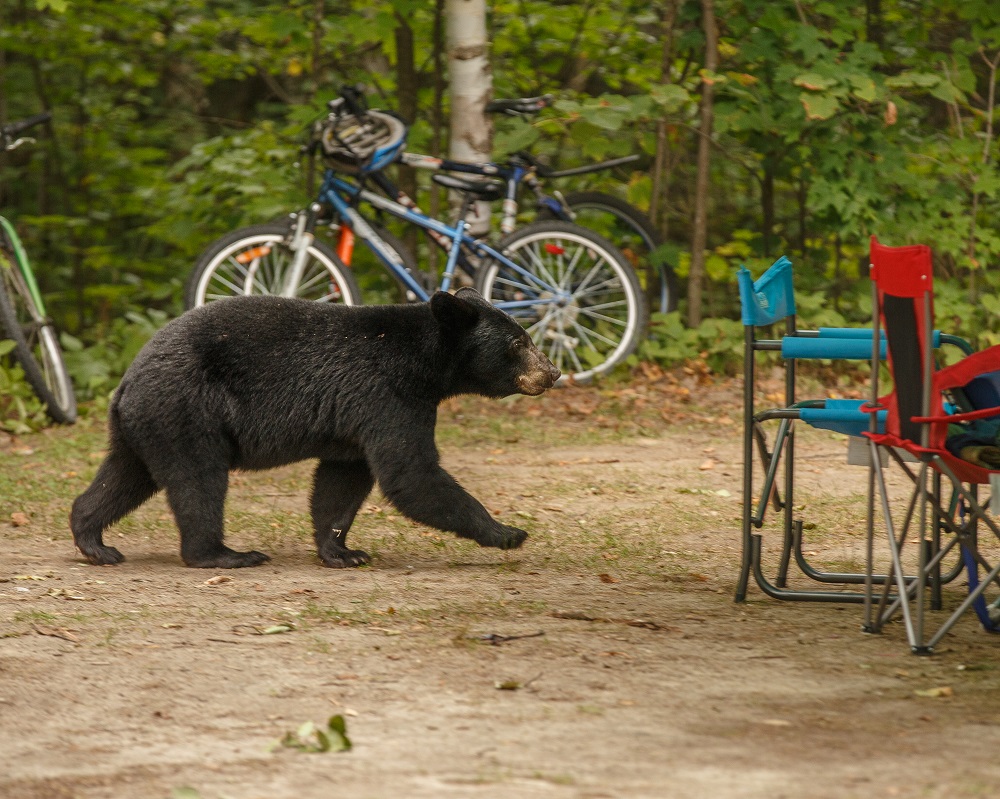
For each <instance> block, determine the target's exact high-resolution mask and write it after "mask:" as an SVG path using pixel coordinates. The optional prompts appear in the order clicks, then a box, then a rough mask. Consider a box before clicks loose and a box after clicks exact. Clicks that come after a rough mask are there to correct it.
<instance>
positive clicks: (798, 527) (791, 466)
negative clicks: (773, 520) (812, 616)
mask: <svg viewBox="0 0 1000 799" xmlns="http://www.w3.org/2000/svg"><path fill="white" fill-rule="evenodd" d="M792 278H793V272H792V263H791V261H790V260H789V259H788V258H786V257H784V256H783V257H781V258H779V259H778V260H777V261H775V262H774V264H772V265H771V267H770V268H768V270H767V271H766V272H765V273H764V274H763V275H762V276H761V277H760V278H759V279H757V280H756V281H755V280H753V278H752V276H751V274H750V272H749V270H747V269H746V268H745V267H744V268H741V269H740V271H739V273H738V275H737V279H738V283H739V291H740V302H741V306H742V321H743V326H744V337H745V338H744V341H745V348H744V372H743V374H744V380H743V391H744V395H743V518H742V556H741V566H740V577H739V582H738V585H737V589H736V601H737V602H741V601H743V600H744V599H745V598H746V592H747V586H748V583H749V577H750V574H751V573H753V575H754V578H755V581H756V582H757V584H758V586H759V587H760V588H761V590H763V591H764V593H765V594H767V595H769V596H772V597H774V598H776V599H787V600H803V601H812V602H855V603H861V602H864V601H865V597H866V594H865V593H864V592H862V591H850V590H845V589H846V588H849V587H850V586H861V585H863V584H864V583H865V582H866V579H868V578H867V577H866V574H864V573H841V572H829V571H823V570H820V569H817V568H815V567H813V566H812V565H811V564H810V563H809V561H808V559H807V558H806V556H805V554H804V551H803V546H802V531H803V522H802V520H801V519H795V518H794V517H793V513H792V508H793V499H794V490H795V437H794V430H795V423H796V422H802V423H804V424H807V425H809V426H810V427H814V428H818V429H822V430H830V431H834V432H838V433H843V434H844V435H847V436H852V437H860V436H861V435H862V434H863V433H866V432H869V431H870V432H882V431H883V430H884V423H885V413H884V412H881V413H879V414H875V415H872V414H868V413H865V412H864V411H863V410H862V407H861V406H862V405H863V404H864V401H863V400H849V399H821V400H805V401H803V400H798V399H797V392H796V362H797V361H799V360H806V359H833V360H845V359H850V360H870V359H872V358H873V357H875V358H876V362H877V361H878V360H881V359H884V357H885V346H886V345H885V337H884V336H882V335H880V336H879V338H878V342H879V343H878V348H877V350H876V348H875V343H874V342H875V339H874V337H873V335H872V329H871V328H820V329H819V330H799V329H798V328H797V324H796V313H795V293H794V288H793V279H792ZM781 321H784V323H785V325H784V327H785V331H784V335H782V336H781V337H780V338H776V339H775V338H769V339H768V338H758V336H757V330H758V328H761V327H768V326H771V325H775V324H777V323H779V322H781ZM934 343H935V346H939V345H941V344H942V343H949V344H954V345H956V346H958V347H960V348H961V349H963V351H968V345H966V344H965V342H964V341H962V340H961V339H959V338H957V337H954V336H945V335H942V334H940V333H938V332H936V331H935V333H934ZM768 351H771V352H778V353H780V355H781V358H782V364H783V366H784V371H785V403H784V405H783V406H781V407H773V408H766V409H764V410H758V409H757V407H756V397H755V393H756V384H755V375H756V356H757V353H758V352H768ZM772 420H777V421H778V427H777V430H776V432H775V435H774V441H773V443H772V444H771V445H770V446H769V444H768V441H767V436H766V434H765V430H764V424H765V423H766V422H769V421H772ZM872 425H874V427H872ZM859 443H860V442H859ZM755 447H756V450H757V454H758V456H759V459H760V463H761V468H762V471H763V478H762V485H761V488H760V491H759V494H758V497H759V499H758V501H757V505H756V507H754V462H755V458H754V448H755ZM862 451H864V449H863V450H862ZM782 459H783V460H784V467H785V469H784V489H783V496H782V494H781V492H779V491H778V488H777V474H778V468H779V464H780V462H781V461H782ZM769 503H770V504H771V505H773V507H774V510H775V511H776V512H781V513H782V516H783V518H782V521H783V525H782V529H783V536H782V546H781V552H780V557H779V562H778V563H779V565H778V573H777V577H776V579H775V580H774V581H771V580H770V579H768V578H767V577H766V576H765V575H764V571H763V564H762V539H761V534H760V533H755V532H753V528H758V529H759V528H761V527H762V526H763V523H764V516H765V513H766V510H767V506H768V504H769ZM793 558H794V560H795V563H796V566H797V567H798V569H799V570H800V571H801V573H802V574H803V575H804V576H806V577H808V578H810V579H811V580H814V581H816V582H818V583H821V584H824V585H830V586H836V587H837V589H838V590H814V589H805V590H803V589H790V588H788V570H789V567H790V564H791V561H792V559H793ZM951 576H953V575H949V577H951ZM871 579H874V580H875V581H876V582H885V581H886V579H887V578H886V576H885V575H874V576H873V577H872V578H871Z"/></svg>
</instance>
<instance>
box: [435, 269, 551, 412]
mask: <svg viewBox="0 0 1000 799" xmlns="http://www.w3.org/2000/svg"><path fill="white" fill-rule="evenodd" d="M431 311H432V313H433V314H434V318H435V319H436V320H437V322H438V324H439V325H440V327H441V332H442V338H443V340H444V342H445V344H446V346H448V348H449V349H451V350H452V351H453V352H455V354H456V356H457V358H456V369H455V374H454V375H453V381H452V383H453V385H452V386H451V389H452V392H451V393H455V394H460V393H461V394H481V395H483V396H486V397H506V396H508V395H510V394H529V395H531V396H535V395H538V394H541V393H542V392H543V391H545V389H547V388H552V386H553V385H555V382H556V380H558V379H559V370H558V369H557V368H556V367H555V366H554V365H553V364H552V362H551V361H550V360H549V359H548V358H547V357H545V353H543V352H542V351H541V350H539V349H538V347H536V346H535V345H534V343H533V342H532V341H531V338H530V337H529V336H528V334H527V333H526V332H525V330H524V328H522V327H521V326H520V325H519V324H518V323H517V322H515V321H514V320H513V319H512V318H511V317H510V316H508V315H507V314H506V313H504V312H503V311H501V310H500V309H499V308H496V307H494V306H493V305H491V304H490V303H489V302H487V301H486V300H485V299H483V297H482V295H480V294H479V292H477V291H476V290H475V289H471V288H461V289H459V290H458V291H457V292H456V293H455V294H448V293H447V292H444V291H439V292H437V293H435V294H434V296H433V297H431Z"/></svg>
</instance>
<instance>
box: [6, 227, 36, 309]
mask: <svg viewBox="0 0 1000 799" xmlns="http://www.w3.org/2000/svg"><path fill="white" fill-rule="evenodd" d="M0 227H2V228H3V232H4V233H5V234H6V236H7V240H8V241H9V242H10V244H11V246H12V247H13V248H14V261H15V263H14V264H13V265H12V266H13V268H14V269H17V271H18V273H19V274H20V275H21V279H22V280H24V285H25V286H27V288H28V292H29V293H30V294H31V299H32V300H34V302H35V306H36V307H37V308H38V310H39V311H40V312H41V314H42V316H43V317H44V316H45V303H44V302H42V293H41V291H39V290H38V282H37V281H36V280H35V275H34V273H33V272H32V271H31V269H30V267H29V268H27V269H25V268H24V267H23V266H22V264H24V265H25V266H26V265H27V264H28V254H27V253H26V252H25V251H24V245H22V244H21V238H20V237H19V236H18V235H17V231H15V230H14V226H13V225H12V224H11V223H10V220H8V219H7V218H6V217H2V216H0ZM35 321H37V322H41V321H44V319H36V320H35Z"/></svg>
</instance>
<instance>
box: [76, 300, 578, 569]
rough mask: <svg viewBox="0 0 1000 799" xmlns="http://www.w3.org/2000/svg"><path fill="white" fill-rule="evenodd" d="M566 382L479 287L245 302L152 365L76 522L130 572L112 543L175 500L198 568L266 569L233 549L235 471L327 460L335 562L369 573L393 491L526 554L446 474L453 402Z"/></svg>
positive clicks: (120, 417) (326, 547) (320, 518)
mask: <svg viewBox="0 0 1000 799" xmlns="http://www.w3.org/2000/svg"><path fill="white" fill-rule="evenodd" d="M558 377H559V371H558V369H556V368H555V367H554V366H553V365H552V363H551V362H550V361H549V360H548V358H546V357H545V356H544V355H543V354H542V353H541V352H540V351H539V350H538V349H537V348H536V347H535V346H534V345H533V344H532V343H531V340H530V339H529V338H528V336H527V335H526V333H525V332H524V330H522V329H521V327H520V326H519V325H518V324H517V323H516V322H515V321H514V320H513V319H511V318H510V317H509V316H508V315H507V314H505V313H503V312H502V311H500V310H498V309H496V308H494V307H493V306H492V305H490V304H489V303H488V302H486V301H485V300H484V299H483V298H482V297H480V296H479V294H477V293H476V292H475V291H473V290H472V289H461V290H459V291H458V292H457V294H455V295H451V294H447V293H444V292H438V293H437V294H435V295H434V296H433V298H432V299H431V301H430V302H429V303H421V304H416V305H399V306H372V307H345V306H342V305H332V306H331V305H323V304H320V303H315V302H307V301H304V300H290V299H281V298H276V297H240V298H233V299H227V300H221V301H218V302H213V303H210V304H209V305H207V306H205V307H202V308H198V309H195V310H193V311H190V312H188V313H186V314H184V315H183V316H181V317H180V318H178V319H176V320H174V321H173V322H171V323H170V324H168V325H167V326H166V327H164V328H163V329H162V330H160V331H159V332H158V333H157V334H156V335H155V336H154V337H153V338H152V339H151V340H150V341H149V343H148V344H146V346H145V347H144V348H143V349H142V351H141V352H140V353H139V355H138V356H137V357H136V359H135V361H134V362H133V364H132V365H131V366H130V367H129V369H128V371H127V372H126V373H125V377H124V378H123V379H122V382H121V385H120V386H119V388H118V391H117V392H116V393H115V396H114V398H113V399H112V401H111V409H110V414H109V416H110V418H109V437H110V444H109V450H108V455H107V458H106V459H105V460H104V462H103V463H102V464H101V467H100V469H99V470H98V472H97V476H96V477H95V478H94V482H93V483H92V484H91V485H90V487H89V488H88V489H87V490H86V491H85V492H84V493H83V494H81V495H80V496H79V497H78V498H77V499H76V501H75V502H74V503H73V510H72V514H71V518H70V525H71V527H72V529H73V538H74V540H75V542H76V545H77V547H79V549H80V551H81V552H82V553H83V554H84V555H85V556H86V557H87V559H88V560H89V561H90V562H91V563H95V564H110V563H119V562H121V561H122V560H123V559H124V558H123V556H122V554H121V553H120V552H119V551H118V550H117V549H115V548H114V547H109V546H106V545H105V544H104V542H103V537H102V536H103V532H104V530H105V529H106V528H107V527H108V526H109V525H111V524H113V523H114V522H115V521H117V520H118V519H120V518H121V517H123V516H124V515H126V514H127V513H130V512H131V511H133V510H134V509H135V508H137V507H138V506H139V505H141V504H142V503H143V502H145V501H146V500H147V499H149V498H150V497H151V496H153V494H155V493H156V492H157V491H159V490H160V489H165V490H166V493H167V501H168V503H169V504H170V507H171V509H172V510H173V513H174V518H175V519H176V521H177V526H178V527H179V528H180V535H181V557H182V558H183V559H184V562H185V563H186V564H187V565H188V566H198V567H205V568H207V567H219V568H235V567H239V566H256V565H259V564H261V563H263V562H265V561H266V560H268V557H267V555H264V554H263V553H261V552H235V551H234V550H232V549H229V548H228V547H226V546H225V545H224V544H223V504H224V501H225V497H226V489H227V487H228V482H229V471H230V470H231V469H237V468H238V469H267V468H271V467H274V466H280V465H282V464H287V463H292V462H295V461H300V460H304V459H307V458H318V459H319V464H318V466H317V468H316V473H315V477H314V482H313V491H312V503H311V509H312V518H313V526H314V528H315V535H316V547H317V551H318V553H319V557H320V559H321V560H322V561H323V563H325V564H326V565H327V566H335V567H343V566H357V565H360V564H363V563H367V562H368V561H369V559H370V558H369V556H368V555H367V554H366V553H364V552H362V551H360V550H351V549H348V548H347V546H346V539H347V533H348V531H349V530H350V528H351V523H352V522H353V521H354V517H355V514H357V512H358V509H359V508H360V507H361V504H362V503H363V502H364V500H365V498H366V497H367V496H368V494H369V492H370V491H371V489H372V487H373V485H374V483H375V481H376V480H377V481H378V483H379V486H380V487H381V489H382V491H383V493H384V494H385V495H386V497H387V498H388V499H389V500H390V501H391V502H392V503H393V504H394V505H395V506H396V507H397V508H398V509H399V510H400V511H401V512H402V513H404V514H405V515H407V516H408V517H410V518H411V519H413V520H414V521H417V522H421V523H423V524H427V525H430V526H432V527H436V528H438V529H440V530H448V531H451V532H453V533H456V534H458V535H459V536H462V537H465V538H471V539H473V540H474V541H476V542H478V543H479V544H480V545H482V546H491V547H500V548H502V549H510V548H514V547H518V546H520V545H521V544H522V543H523V541H524V539H525V538H526V537H527V533H525V532H524V531H523V530H519V529H517V528H516V527H508V526H506V525H503V524H500V523H498V522H497V521H495V520H494V519H493V518H492V517H491V516H490V514H489V512H488V511H487V510H486V509H485V508H484V507H483V506H482V505H481V504H480V503H479V502H477V501H476V500H475V499H473V498H472V497H471V496H470V495H469V494H467V493H466V492H465V491H464V490H463V489H462V487H461V486H459V484H458V483H457V482H455V480H454V479H453V478H452V477H451V476H450V475H449V474H448V473H447V472H446V471H444V469H442V468H441V466H440V465H439V463H438V452H437V448H436V447H435V444H434V425H435V421H436V417H437V406H438V404H439V403H440V402H441V401H442V400H443V399H444V398H446V397H449V396H453V395H455V394H463V393H467V394H481V395H483V396H487V397H504V396H507V395H509V394H515V393H522V394H531V395H535V394H541V393H542V392H543V391H544V390H545V389H547V388H549V387H551V386H552V385H553V383H554V382H555V381H556V379H557V378H558Z"/></svg>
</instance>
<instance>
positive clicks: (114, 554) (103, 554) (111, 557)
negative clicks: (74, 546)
mask: <svg viewBox="0 0 1000 799" xmlns="http://www.w3.org/2000/svg"><path fill="white" fill-rule="evenodd" d="M81 552H83V556H84V557H85V558H86V559H87V560H88V561H90V562H91V563H93V564H94V565H95V566H113V565H115V564H117V563H121V562H122V561H123V560H125V556H124V555H123V554H122V553H121V552H119V551H118V550H117V549H115V548H114V547H93V548H88V549H86V550H81Z"/></svg>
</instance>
